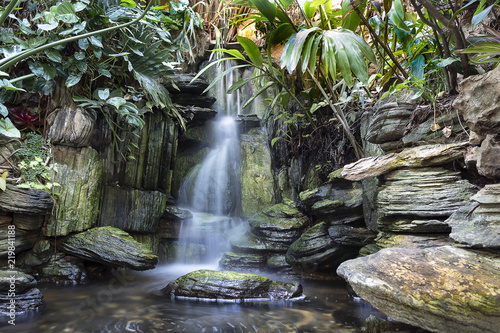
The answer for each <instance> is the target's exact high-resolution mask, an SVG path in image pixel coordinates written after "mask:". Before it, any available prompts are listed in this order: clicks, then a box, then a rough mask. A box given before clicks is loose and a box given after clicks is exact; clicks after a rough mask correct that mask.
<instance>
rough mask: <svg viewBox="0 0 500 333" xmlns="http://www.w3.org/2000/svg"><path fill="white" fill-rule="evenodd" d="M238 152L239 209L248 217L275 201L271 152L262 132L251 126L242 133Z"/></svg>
mask: <svg viewBox="0 0 500 333" xmlns="http://www.w3.org/2000/svg"><path fill="white" fill-rule="evenodd" d="M240 153H241V166H240V167H241V171H240V183H241V194H242V198H241V210H242V216H243V217H250V216H252V215H255V214H257V213H258V212H260V211H261V210H262V209H264V208H266V207H270V206H272V205H273V204H274V203H275V200H274V197H275V195H274V178H273V173H272V170H271V152H270V150H269V147H268V145H267V141H266V135H265V134H264V132H262V130H261V129H257V128H252V129H250V130H249V131H248V132H247V133H246V134H242V135H241V142H240Z"/></svg>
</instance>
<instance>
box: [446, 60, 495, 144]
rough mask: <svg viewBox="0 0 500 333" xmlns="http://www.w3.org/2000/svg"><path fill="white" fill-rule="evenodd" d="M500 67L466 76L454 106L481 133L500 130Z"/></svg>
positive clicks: (468, 123) (474, 129)
mask: <svg viewBox="0 0 500 333" xmlns="http://www.w3.org/2000/svg"><path fill="white" fill-rule="evenodd" d="M499 75H500V68H495V69H494V70H492V71H489V72H487V73H485V74H482V75H474V76H470V77H468V78H466V79H465V80H463V81H462V83H461V84H460V94H459V95H458V97H457V98H456V99H455V101H454V102H453V107H454V108H456V109H457V110H458V111H459V112H461V113H462V114H463V116H464V119H465V121H466V124H467V126H468V127H469V128H470V129H471V130H473V131H474V132H477V133H481V134H497V133H499V132H500V94H499V93H498V91H499V89H500V79H499Z"/></svg>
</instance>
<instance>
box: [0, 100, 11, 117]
mask: <svg viewBox="0 0 500 333" xmlns="http://www.w3.org/2000/svg"><path fill="white" fill-rule="evenodd" d="M8 115H9V110H8V109H7V107H6V106H5V105H3V103H0V116H2V117H7V116H8Z"/></svg>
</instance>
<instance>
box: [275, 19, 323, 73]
mask: <svg viewBox="0 0 500 333" xmlns="http://www.w3.org/2000/svg"><path fill="white" fill-rule="evenodd" d="M317 30H320V29H319V28H318V27H312V28H309V29H303V30H300V31H299V32H297V34H296V36H295V40H294V42H293V49H292V51H291V56H290V59H288V61H287V63H286V64H285V65H286V67H287V70H288V73H290V74H291V73H293V71H294V70H295V68H296V67H297V64H298V63H299V60H300V57H301V55H302V48H303V46H304V43H305V41H306V39H307V37H308V36H309V34H310V33H312V32H314V31H317ZM289 47H290V46H289ZM282 68H283V67H282Z"/></svg>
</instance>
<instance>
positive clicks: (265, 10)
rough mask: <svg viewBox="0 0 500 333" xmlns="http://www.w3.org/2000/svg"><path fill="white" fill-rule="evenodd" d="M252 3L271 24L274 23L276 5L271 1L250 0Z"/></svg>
mask: <svg viewBox="0 0 500 333" xmlns="http://www.w3.org/2000/svg"><path fill="white" fill-rule="evenodd" d="M250 2H251V3H252V4H253V5H254V6H255V7H257V9H258V10H259V12H261V13H262V15H264V16H265V17H266V18H267V19H268V20H269V22H271V23H274V19H275V18H276V12H277V9H276V5H275V4H274V3H272V2H270V1H269V0H250Z"/></svg>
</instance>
